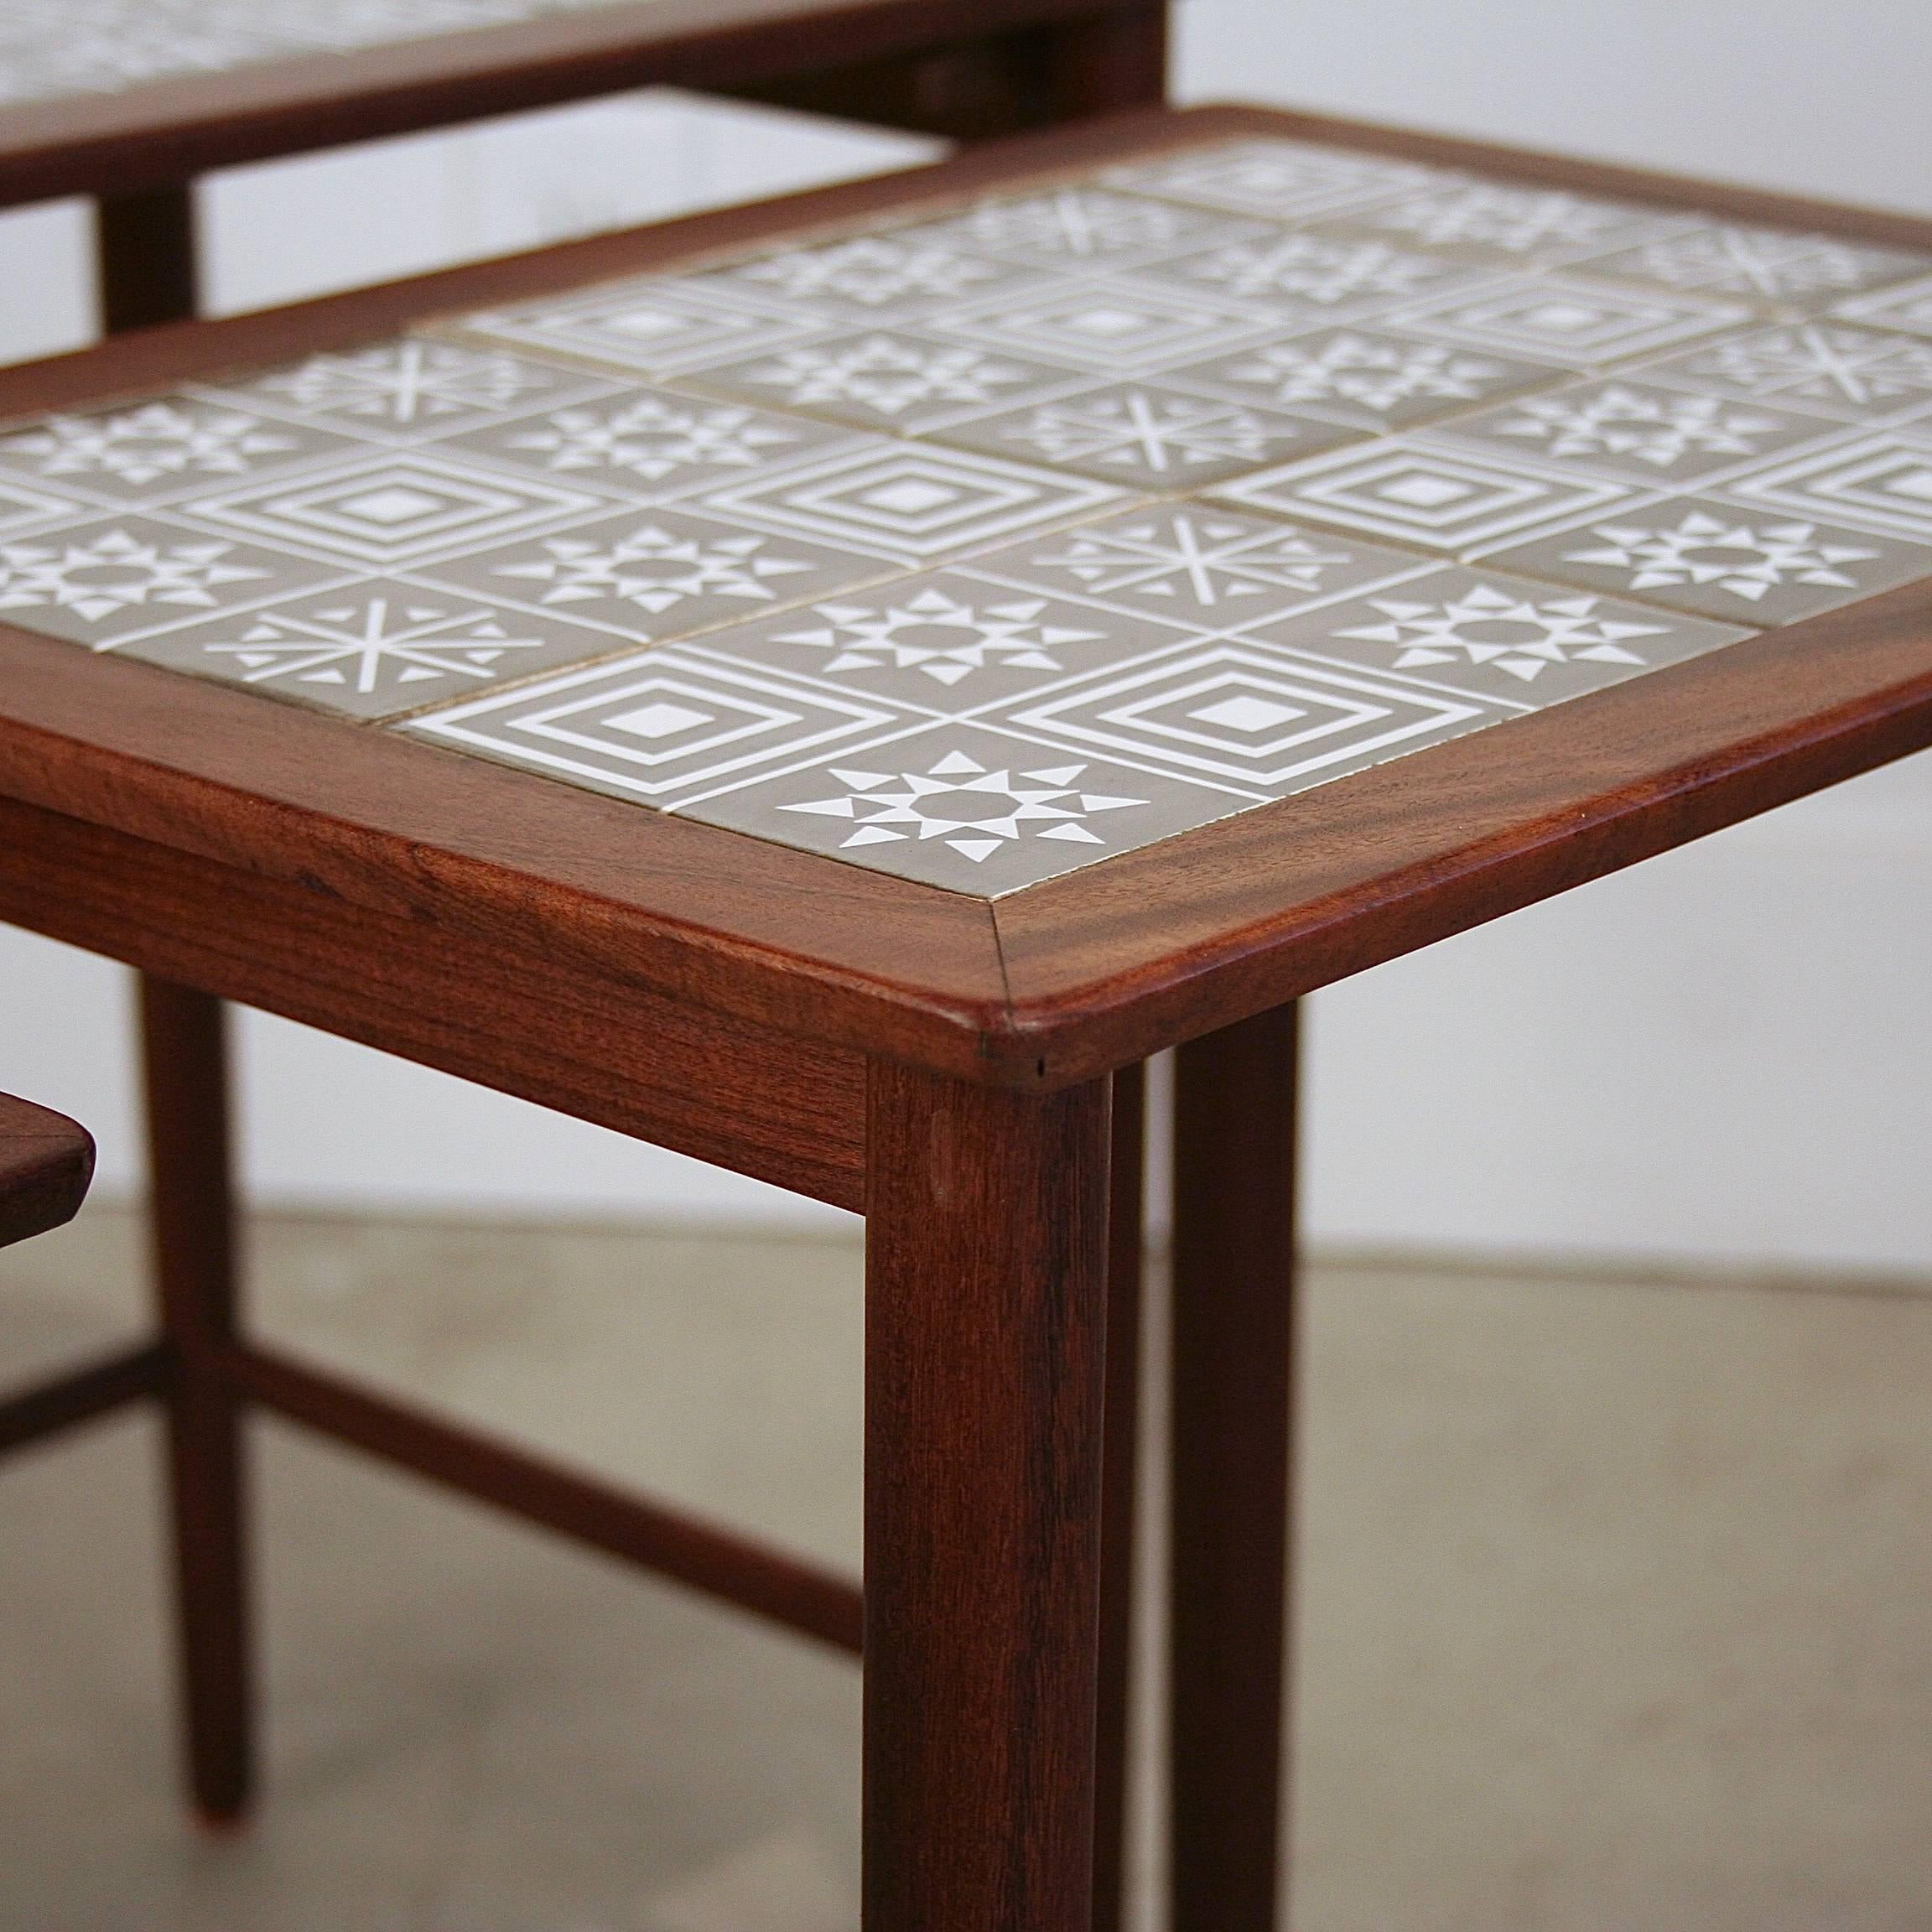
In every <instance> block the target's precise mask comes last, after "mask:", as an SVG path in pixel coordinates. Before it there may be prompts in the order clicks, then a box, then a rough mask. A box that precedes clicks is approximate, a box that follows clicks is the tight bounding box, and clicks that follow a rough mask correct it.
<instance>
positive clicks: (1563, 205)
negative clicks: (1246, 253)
mask: <svg viewBox="0 0 1932 1932" xmlns="http://www.w3.org/2000/svg"><path fill="white" fill-rule="evenodd" d="M1321 226H1322V228H1323V229H1324V231H1327V230H1328V229H1335V230H1337V231H1339V230H1342V229H1348V230H1352V231H1356V232H1358V233H1366V234H1374V235H1388V236H1399V237H1400V238H1401V239H1402V240H1403V241H1405V242H1407V243H1409V244H1410V245H1413V246H1415V247H1422V248H1431V249H1441V250H1443V251H1445V252H1449V253H1452V254H1457V255H1462V256H1465V257H1468V258H1469V259H1471V260H1475V261H1486V262H1498V263H1504V262H1517V263H1519V264H1521V265H1522V266H1524V267H1555V266H1558V265H1560V264H1561V263H1563V262H1574V261H1580V260H1583V259H1586V258H1587V257H1590V256H1592V255H1600V254H1602V253H1604V252H1607V251H1608V250H1612V249H1615V248H1621V247H1628V246H1629V245H1630V244H1632V243H1633V242H1636V241H1647V240H1649V239H1651V238H1653V237H1656V236H1661V235H1664V234H1667V233H1669V232H1670V231H1673V230H1675V229H1677V228H1681V227H1683V226H1686V223H1685V220H1684V218H1683V217H1681V216H1674V215H1669V214H1665V213H1663V212H1661V211H1659V210H1657V209H1654V208H1644V207H1639V206H1637V205H1634V204H1633V203H1629V202H1623V201H1604V200H1598V199H1597V198H1596V197H1595V196H1592V195H1571V194H1566V193H1565V192H1564V191H1563V190H1560V189H1553V188H1524V187H1514V186H1509V185H1506V184H1504V183H1502V182H1498V181H1482V180H1475V179H1450V180H1447V181H1445V182H1442V183H1441V184H1438V185H1436V186H1433V187H1429V188H1425V189H1421V190H1418V191H1417V192H1415V193H1414V194H1408V195H1399V196H1398V197H1396V199H1395V200H1391V201H1382V202H1379V203H1377V204H1375V205H1374V206H1371V207H1368V208H1365V209H1363V210H1358V212H1356V213H1353V214H1350V215H1344V216H1339V217H1337V218H1336V219H1335V220H1333V221H1325V222H1323V223H1322V224H1321Z"/></svg>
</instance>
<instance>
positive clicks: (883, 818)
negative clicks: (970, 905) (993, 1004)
mask: <svg viewBox="0 0 1932 1932" xmlns="http://www.w3.org/2000/svg"><path fill="white" fill-rule="evenodd" d="M1255 802H1257V800H1256V799H1255V798H1254V797H1253V796H1252V795H1243V794H1241V793H1238V792H1232V791H1229V790H1226V789H1213V788H1210V787H1207V786H1205V785H1200V784H1194V783H1190V782H1187V781H1186V780H1183V779H1181V778H1178V777H1173V776H1166V775H1163V774H1161V773H1156V772H1151V771H1146V770H1145V769H1138V770H1137V769H1132V768H1129V767H1126V766H1121V765H1119V764H1117V763H1115V762H1114V761H1112V760H1109V759H1108V758H1106V757H1104V756H1097V755H1095V754H1093V753H1092V752H1088V753H1084V754H1075V755H1072V756H1069V754H1068V753H1067V751H1066V750H1064V749H1062V748H1060V747H1057V746H1054V745H1046V744H1041V743H1039V742H1037V741H1036V740H1031V739H1029V738H1027V737H1026V736H1024V735H1020V734H1017V733H1007V732H1002V731H995V730H988V729H986V728H985V727H984V726H983V725H958V724H942V725H927V726H926V727H925V729H924V730H920V731H917V732H915V733H913V734H911V735H908V736H902V737H898V738H895V739H893V740H890V741H888V742H886V743H884V744H877V745H872V746H870V747H869V748H867V749H865V750H863V751H859V752H854V753H850V754H841V755H839V756H838V757H836V758H833V759H829V760H827V761H823V762H822V763H820V764H818V765H816V766H813V767H812V768H810V769H808V770H806V771H792V772H789V773H787V775H785V776H782V777H780V778H772V779H766V780H764V781H761V782H759V783H756V784H753V785H749V786H745V787H741V788H740V789H738V790H736V791H733V792H725V793H723V794H722V795H719V796H716V797H709V798H706V799H704V800H702V801H700V802H696V803H693V804H690V805H686V806H682V807H679V808H678V810H679V812H680V814H681V815H682V816H683V817H686V818H699V819H702V820H704V823H707V824H711V825H722V826H725V827H728V828H730V829H731V830H733V831H735V832H745V833H749V834H751V836H752V837H754V838H757V839H776V841H777V842H778V843H779V844H784V845H794V846H797V847H800V848H802V849H803V850H805V851H808V852H819V853H823V854H825V855H826V856H827V857H828V858H833V859H843V860H847V861H848V862H849V863H850V864H852V865H864V866H866V867H868V868H869V869H870V870H873V871H877V872H888V873H891V874H892V875H894V876H896V877H897V878H901V879H916V880H921V881H922V882H923V883H924V884H927V885H929V886H943V887H945V888H947V889H948V890H949V891H955V892H964V893H969V894H972V895H973V896H976V897H980V898H987V899H992V898H997V897H999V896H1000V895H1001V894H1003V893H1006V892H1012V891H1018V890H1020V889H1021V887H1023V886H1034V885H1037V884H1038V883H1039V882H1040V881H1041V880H1043V879H1051V878H1053V877H1055V876H1057V875H1058V874H1060V873H1062V872H1071V871H1073V870H1076V869H1077V868H1078V867H1081V866H1083V865H1092V864H1093V862H1094V861H1095V860H1099V859H1105V858H1107V857H1109V856H1110V855H1111V854H1114V853H1117V852H1128V851H1132V850H1134V849H1136V848H1137V847H1140V846H1144V845H1152V844H1157V843H1158V842H1159V841H1160V840H1161V839H1171V838H1173V837H1174V836H1175V835H1176V834H1177V833H1182V832H1187V831H1192V829H1193V828H1195V827H1196V826H1197V825H1205V824H1207V823H1211V822H1212V821H1213V820H1214V819H1217V818H1226V817H1227V816H1228V814H1229V813H1232V812H1239V811H1241V810H1243V809H1244V808H1246V807H1248V806H1249V805H1252V804H1254V803H1255Z"/></svg>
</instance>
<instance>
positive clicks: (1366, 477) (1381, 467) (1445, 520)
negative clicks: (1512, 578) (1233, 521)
mask: <svg viewBox="0 0 1932 1932" xmlns="http://www.w3.org/2000/svg"><path fill="white" fill-rule="evenodd" d="M1217 494H1218V496H1222V497H1223V498H1225V499H1226V500H1227V501H1228V502H1229V503H1233V504H1239V505H1240V506H1244V507H1245V508H1249V509H1255V510H1267V511H1273V512H1276V513H1277V514H1279V515H1280V516H1283V517H1296V518H1305V519H1306V520H1308V521H1310V522H1317V523H1332V524H1337V525H1339V526H1340V527H1342V528H1343V529H1345V530H1358V531H1364V532H1368V533H1369V534H1370V535H1373V536H1378V537H1393V538H1397V539H1399V540H1400V541H1402V542H1405V543H1415V544H1419V545H1420V546H1421V547H1422V548H1425V549H1428V550H1433V551H1436V552H1444V553H1451V554H1460V553H1462V552H1464V551H1466V550H1469V549H1472V548H1475V547H1477V546H1478V545H1480V544H1483V543H1494V542H1496V541H1498V539H1499V538H1502V537H1504V535H1506V534H1508V533H1509V532H1512V531H1527V530H1529V529H1530V528H1532V527H1535V526H1536V525H1538V524H1542V523H1551V522H1558V521H1560V520H1561V519H1562V518H1565V517H1578V516H1581V515H1584V514H1587V513H1588V512H1592V511H1595V510H1607V509H1608V508H1610V507H1611V506H1613V505H1614V504H1616V503H1618V502H1620V501H1631V500H1633V498H1634V496H1636V494H1637V493H1636V492H1635V491H1633V490H1631V489H1630V488H1628V486H1623V485H1619V484H1616V483H1613V482H1610V481H1608V480H1605V479H1602V478H1594V477H1587V476H1584V475H1579V474H1572V475H1562V474H1561V473H1559V472H1557V471H1555V470H1549V469H1538V468H1535V467H1532V466H1530V465H1528V464H1525V463H1524V462H1523V461H1522V460H1520V459H1498V458H1493V457H1490V456H1488V455H1482V456H1478V455H1475V454H1469V453H1466V452H1464V451H1462V450H1452V449H1448V448H1446V447H1441V446H1438V445H1436V444H1428V443H1424V442H1421V441H1419V440H1416V439H1409V438H1401V437H1389V438H1384V439H1382V440H1380V441H1379V442H1375V443H1371V444H1367V445H1364V446H1361V447H1358V448H1355V449H1342V450H1338V451H1337V452H1336V453H1335V454H1332V455H1330V456H1317V457H1314V458H1312V459H1311V460H1309V461H1307V462H1305V463H1291V464H1289V465H1285V467H1283V468H1282V469H1280V470H1264V471H1263V472H1262V473H1261V474H1260V475H1256V476H1249V477H1248V478H1246V479H1245V480H1243V481H1240V482H1238V483H1229V484H1224V485H1223V486H1221V488H1220V489H1219V491H1218V492H1217Z"/></svg>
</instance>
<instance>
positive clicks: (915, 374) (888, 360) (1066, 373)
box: [684, 329, 1092, 435]
mask: <svg viewBox="0 0 1932 1932" xmlns="http://www.w3.org/2000/svg"><path fill="white" fill-rule="evenodd" d="M1091 379H1092V378H1091V377H1089V376H1088V374H1087V372H1086V371H1083V370H1082V369H1079V368H1077V367H1075V366H1073V365H1072V364H1070V363H1065V362H1046V361H1040V360H1039V359H1037V358H1036V357H1031V356H1017V355H1014V354H1011V353H1010V352H1008V351H1005V350H1000V349H991V348H988V347H986V346H984V345H982V344H979V343H974V342H957V341H948V340H943V338H941V337H939V336H937V335H926V334H922V333H921V332H920V331H918V330H906V329H869V330H860V331H858V332H856V333H850V334H844V335H827V336H822V337H820V338H818V340H815V341H812V342H808V343H803V344H801V345H798V346H797V347H794V348H789V349H781V350H778V351H776V352H775V353H773V354H771V355H761V356H750V357H748V358H746V359H745V361H739V362H726V363H723V364H720V365H719V366H717V367H715V368H710V369H706V370H703V371H696V372H693V374H692V375H690V376H688V377H686V378H684V380H685V382H686V383H687V385H688V387H692V388H693V389H703V390H705V391H706V392H709V393H711V394H714V395H719V396H729V397H737V398H740V399H741V400H744V401H746V402H750V403H765V404H768V405H770V406H772V407H774V408H783V409H787V410H796V411H798V412H801V413H805V414H808V415H813V416H825V417H829V418H831V419H832V420H833V421H834V422H837V423H856V424H858V425H860V426H861V427H863V428H877V429H890V430H896V431H898V432H899V433H901V434H904V435H916V434H918V433H920V432H921V431H922V430H925V429H929V428H936V427H937V426H939V425H940V424H943V423H949V422H952V421H953V420H954V419H955V418H959V417H962V416H970V415H973V414H975V413H979V412H981V411H984V410H987V409H997V408H1000V407H1002V406H1003V405H1005V404H1010V403H1023V402H1026V401H1027V400H1028V399H1030V398H1031V397H1040V396H1052V395H1057V394H1058V393H1059V392H1061V391H1062V390H1065V389H1068V388H1072V387H1078V386H1079V385H1081V384H1083V383H1084V382H1088V381H1091Z"/></svg>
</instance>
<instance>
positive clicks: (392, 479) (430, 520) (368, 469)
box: [174, 450, 604, 569]
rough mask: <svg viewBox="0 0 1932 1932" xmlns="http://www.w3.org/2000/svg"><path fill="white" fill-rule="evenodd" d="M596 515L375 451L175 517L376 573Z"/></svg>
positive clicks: (204, 502)
mask: <svg viewBox="0 0 1932 1932" xmlns="http://www.w3.org/2000/svg"><path fill="white" fill-rule="evenodd" d="M603 507H604V503H603V501H602V500H601V499H600V498H599V497H596V496H590V495H589V494H588V493H587V492H585V491H581V490H567V489H564V488H562V487H560V486H558V485H556V484H553V483H544V482H538V480H536V479H535V478H533V477H516V476H509V475H504V474H503V473H501V472H500V471H496V470H487V469H486V468H484V467H483V466H482V465H480V464H465V463H460V462H457V461H454V460H450V459H449V458H447V457H444V456H443V455H441V454H429V453H427V452H420V451H417V452H403V451H388V450H384V451H382V452H379V453H377V454H373V455H367V456H365V457H364V458H363V460H361V461H360V462H357V463H354V464H351V465H347V466H345V467H343V468H340V469H334V470H324V471H321V472H319V473H317V472H314V471H309V472H305V473H304V474H303V475H299V476H296V477H291V478H287V479H284V480H282V481H281V482H278V483H271V484H266V485H263V484H257V485H254V486H250V487H248V488H247V489H241V490H226V491H209V492H204V493H202V494H200V495H196V496H188V497H184V498H183V499H181V500H180V501H178V502H177V503H176V504H175V505H174V509H175V512H176V513H177V514H178V515H179V516H180V517H182V518H183V519H184V521H187V522H193V523H195V525H197V526H199V527H201V528H204V529H207V530H210V531H215V532H223V533H246V534H247V535H248V536H250V537H252V538H258V539H261V540H263V541H265V542H267V543H273V544H275V545H277V546H278V547H280V546H283V545H288V546H293V547H294V548H299V549H303V550H307V551H310V552H319V553H322V554H324V555H327V556H334V557H338V558H348V559H350V560H351V562H352V563H354V564H361V565H363V566H365V567H368V568H373V569H391V568H393V567H394V566H395V565H397V564H402V563H404V562H407V561H408V560H409V559H411V558H420V557H426V556H430V555H434V554H436V553H440V552H444V551H450V550H455V549H459V548H464V547H465V546H470V545H475V544H477V543H486V542H490V541H495V540H501V539H502V538H506V537H510V536H513V535H515V534H516V533H517V532H520V531H525V530H531V529H537V528H541V527H543V526H544V525H546V524H553V523H560V522H565V521H567V520H569V519H570V518H572V517H581V516H584V514H586V513H587V512H590V511H594V510H600V509H602V508H603Z"/></svg>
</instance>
